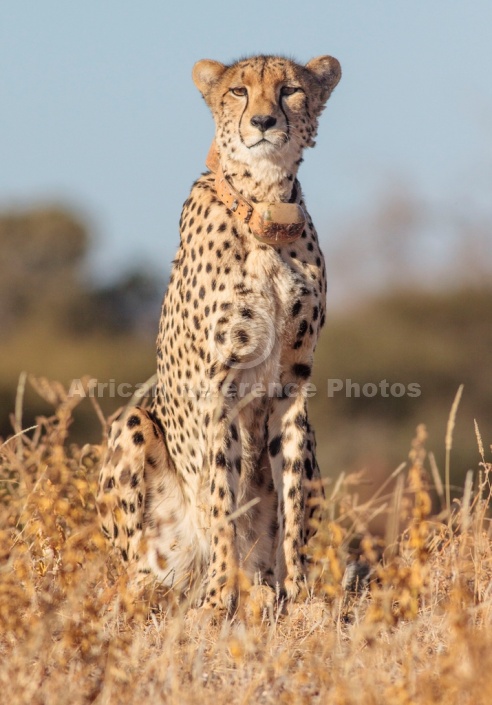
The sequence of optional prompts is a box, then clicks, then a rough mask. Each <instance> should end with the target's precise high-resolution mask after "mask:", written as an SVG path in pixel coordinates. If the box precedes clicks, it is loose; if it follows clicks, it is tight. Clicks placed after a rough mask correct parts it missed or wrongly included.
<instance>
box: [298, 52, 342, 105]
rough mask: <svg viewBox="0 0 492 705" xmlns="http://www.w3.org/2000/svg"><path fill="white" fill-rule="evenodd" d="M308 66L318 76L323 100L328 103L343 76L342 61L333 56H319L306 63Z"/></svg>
mask: <svg viewBox="0 0 492 705" xmlns="http://www.w3.org/2000/svg"><path fill="white" fill-rule="evenodd" d="M306 68H307V69H309V71H311V73H312V74H314V76H315V77H316V78H317V80H318V83H319V84H320V86H321V96H320V98H321V101H322V103H326V101H327V100H328V98H329V97H330V93H331V92H332V90H333V89H334V88H335V86H336V85H337V83H338V81H339V80H340V79H341V77H342V67H341V66H340V62H339V61H338V60H337V59H335V58H334V57H333V56H318V57H317V58H316V59H311V61H309V62H308V63H307V64H306Z"/></svg>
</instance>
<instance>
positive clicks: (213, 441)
mask: <svg viewBox="0 0 492 705" xmlns="http://www.w3.org/2000/svg"><path fill="white" fill-rule="evenodd" d="M213 396H218V398H219V399H220V400H221V403H220V404H219V405H217V406H215V408H214V414H213V416H211V415H210V414H207V415H206V418H207V417H208V419H210V422H209V428H210V432H209V434H208V449H209V450H208V464H209V473H210V510H209V511H210V560H209V569H208V581H207V582H208V584H207V592H206V596H205V602H204V606H205V607H221V608H224V609H226V610H227V612H228V613H229V614H233V613H234V611H235V609H236V605H237V592H238V589H237V579H238V549H237V530H236V522H235V520H234V519H231V518H230V517H231V515H232V514H233V512H234V511H235V509H236V499H237V494H238V486H239V472H240V465H241V441H240V437H239V434H238V430H237V425H236V423H235V420H236V421H237V419H236V413H235V405H234V404H231V403H230V402H231V400H228V399H226V398H225V397H224V396H222V393H221V391H218V392H217V394H216V395H213Z"/></svg>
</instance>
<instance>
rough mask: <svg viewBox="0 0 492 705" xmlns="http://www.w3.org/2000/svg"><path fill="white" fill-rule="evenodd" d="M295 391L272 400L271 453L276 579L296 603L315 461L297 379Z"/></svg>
mask: <svg viewBox="0 0 492 705" xmlns="http://www.w3.org/2000/svg"><path fill="white" fill-rule="evenodd" d="M284 388H285V387H284ZM287 388H288V386H287ZM292 389H297V390H298V391H297V393H295V394H293V395H292V396H287V397H286V398H282V399H274V400H273V401H272V410H271V414H270V417H269V420H268V452H269V456H270V463H271V467H272V474H273V481H274V483H275V489H276V490H277V494H278V500H279V505H278V524H279V538H278V545H277V557H276V580H277V583H278V584H279V586H280V588H281V590H282V591H283V592H284V593H285V595H286V596H287V598H289V599H291V600H295V599H296V597H297V596H298V594H299V592H300V590H301V587H302V584H303V581H304V563H305V556H304V554H303V553H302V547H303V546H304V544H305V541H306V527H305V491H306V490H305V478H306V474H307V473H309V472H311V469H312V468H313V466H312V463H313V460H312V457H311V456H312V440H311V439H310V438H309V436H310V434H309V433H308V429H309V424H308V420H307V409H306V400H305V398H304V396H303V394H302V392H301V391H300V390H299V380H298V379H297V380H296V383H295V386H293V387H292ZM309 444H311V449H310V448H309Z"/></svg>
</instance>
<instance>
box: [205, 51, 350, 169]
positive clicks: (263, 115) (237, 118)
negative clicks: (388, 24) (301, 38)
mask: <svg viewBox="0 0 492 705" xmlns="http://www.w3.org/2000/svg"><path fill="white" fill-rule="evenodd" d="M340 77H341V68H340V64H339V62H338V61H337V60H336V59H334V58H333V57H331V56H320V57H318V58H317V59H312V60H311V61H310V62H309V63H307V64H306V65H305V66H301V65H299V64H296V63H294V62H293V61H291V60H289V59H285V58H282V57H277V56H255V57H252V58H249V59H243V60H241V61H238V62H236V63H234V64H232V65H230V66H225V65H224V64H221V63H219V62H218V61H211V60H209V59H204V60H202V61H198V62H197V63H196V64H195V66H194V68H193V80H194V82H195V84H196V86H197V88H198V89H199V91H200V93H201V94H202V96H203V97H204V99H205V101H206V102H207V104H208V106H209V107H210V109H211V111H212V115H213V117H214V120H215V124H216V141H217V145H218V148H219V151H220V153H221V154H227V157H228V158H229V159H233V160H235V161H239V162H242V163H243V164H251V163H253V162H255V161H257V160H258V159H267V160H269V161H272V162H278V161H283V162H291V163H294V162H295V161H296V160H298V159H299V156H300V154H301V153H302V150H303V149H304V148H305V147H312V146H314V137H315V136H316V131H317V127H318V118H319V115H320V113H321V111H322V110H323V108H324V106H325V103H326V101H327V100H328V98H329V97H330V94H331V92H332V91H333V89H334V88H335V86H336V85H337V83H338V82H339V80H340Z"/></svg>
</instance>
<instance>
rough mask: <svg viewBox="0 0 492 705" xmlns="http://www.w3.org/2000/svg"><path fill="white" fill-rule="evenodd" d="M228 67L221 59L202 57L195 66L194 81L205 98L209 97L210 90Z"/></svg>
mask: <svg viewBox="0 0 492 705" xmlns="http://www.w3.org/2000/svg"><path fill="white" fill-rule="evenodd" d="M226 68H227V67H226V66H224V64H221V63H220V61H212V60H211V59H202V60H201V61H197V62H196V64H195V65H194V66H193V73H192V76H193V81H194V82H195V86H196V87H197V88H198V90H199V91H200V93H201V94H202V96H203V97H204V98H205V100H207V99H208V95H209V93H210V91H211V90H212V88H213V87H214V85H215V84H216V83H217V81H218V80H219V78H220V77H221V76H222V74H223V73H224V71H225V70H226ZM207 102H208V100H207Z"/></svg>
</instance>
